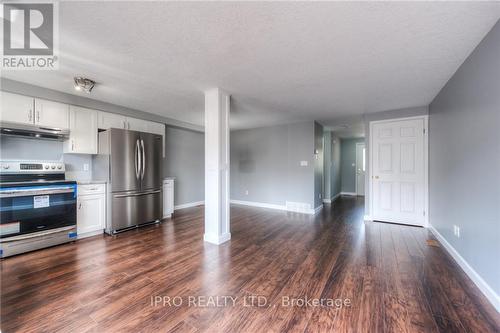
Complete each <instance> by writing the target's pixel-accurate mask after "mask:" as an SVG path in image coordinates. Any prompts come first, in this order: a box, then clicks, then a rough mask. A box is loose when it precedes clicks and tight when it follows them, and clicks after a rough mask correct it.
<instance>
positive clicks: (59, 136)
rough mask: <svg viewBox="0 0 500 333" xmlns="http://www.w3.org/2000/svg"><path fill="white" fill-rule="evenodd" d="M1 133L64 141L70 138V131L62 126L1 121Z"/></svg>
mask: <svg viewBox="0 0 500 333" xmlns="http://www.w3.org/2000/svg"><path fill="white" fill-rule="evenodd" d="M0 134H2V135H8V136H17V137H23V138H28V139H43V140H56V141H64V140H65V139H67V138H68V136H69V131H68V130H62V129H60V128H49V127H40V126H35V125H24V124H16V123H10V122H0Z"/></svg>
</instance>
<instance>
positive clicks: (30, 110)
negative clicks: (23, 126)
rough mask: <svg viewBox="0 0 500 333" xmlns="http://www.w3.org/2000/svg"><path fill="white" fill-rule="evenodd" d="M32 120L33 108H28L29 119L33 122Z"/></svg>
mask: <svg viewBox="0 0 500 333" xmlns="http://www.w3.org/2000/svg"><path fill="white" fill-rule="evenodd" d="M32 120H33V110H32V109H29V110H28V121H29V122H30V123H31V121H32Z"/></svg>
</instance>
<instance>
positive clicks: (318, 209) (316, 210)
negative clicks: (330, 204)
mask: <svg viewBox="0 0 500 333" xmlns="http://www.w3.org/2000/svg"><path fill="white" fill-rule="evenodd" d="M322 209H323V204H321V205H319V206H318V207H316V208H315V209H314V215H316V214H318V213H319V212H321V210H322Z"/></svg>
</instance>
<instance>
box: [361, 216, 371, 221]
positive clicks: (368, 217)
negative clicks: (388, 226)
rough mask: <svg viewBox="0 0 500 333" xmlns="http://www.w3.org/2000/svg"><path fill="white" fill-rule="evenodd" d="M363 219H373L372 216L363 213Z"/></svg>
mask: <svg viewBox="0 0 500 333" xmlns="http://www.w3.org/2000/svg"><path fill="white" fill-rule="evenodd" d="M363 220H364V221H373V217H371V215H365V216H363Z"/></svg>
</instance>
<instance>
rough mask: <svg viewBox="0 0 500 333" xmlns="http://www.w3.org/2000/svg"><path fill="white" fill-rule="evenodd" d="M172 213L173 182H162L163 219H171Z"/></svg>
mask: <svg viewBox="0 0 500 333" xmlns="http://www.w3.org/2000/svg"><path fill="white" fill-rule="evenodd" d="M173 213H174V180H173V179H172V178H167V179H164V180H163V218H164V219H166V218H169V217H172V214H173Z"/></svg>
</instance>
